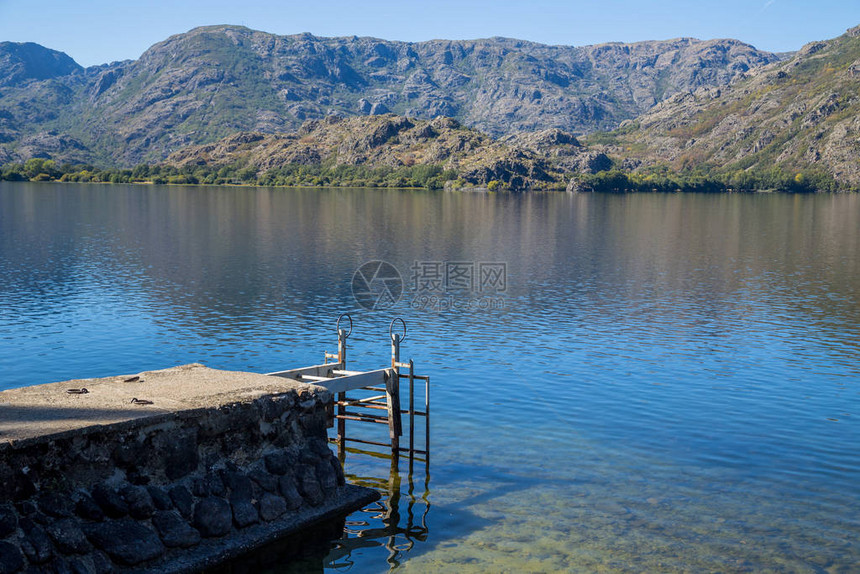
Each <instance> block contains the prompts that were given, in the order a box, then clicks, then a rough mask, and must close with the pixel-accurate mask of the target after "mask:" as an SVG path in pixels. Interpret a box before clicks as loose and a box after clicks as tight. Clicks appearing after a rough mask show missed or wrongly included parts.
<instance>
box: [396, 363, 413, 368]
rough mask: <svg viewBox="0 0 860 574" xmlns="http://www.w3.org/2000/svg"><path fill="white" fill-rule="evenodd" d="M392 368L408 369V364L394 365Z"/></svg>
mask: <svg viewBox="0 0 860 574" xmlns="http://www.w3.org/2000/svg"><path fill="white" fill-rule="evenodd" d="M394 366H395V367H397V368H398V369H408V368H409V363H394Z"/></svg>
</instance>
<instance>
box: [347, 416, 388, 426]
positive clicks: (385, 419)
mask: <svg viewBox="0 0 860 574" xmlns="http://www.w3.org/2000/svg"><path fill="white" fill-rule="evenodd" d="M370 416H372V415H368V416H362V415H359V414H355V413H350V414H348V415H334V418H336V419H342V420H345V421H360V422H363V423H377V424H381V425H387V424H388V417H381V418H382V420H379V419H375V418H373V419H372V418H369V417H370Z"/></svg>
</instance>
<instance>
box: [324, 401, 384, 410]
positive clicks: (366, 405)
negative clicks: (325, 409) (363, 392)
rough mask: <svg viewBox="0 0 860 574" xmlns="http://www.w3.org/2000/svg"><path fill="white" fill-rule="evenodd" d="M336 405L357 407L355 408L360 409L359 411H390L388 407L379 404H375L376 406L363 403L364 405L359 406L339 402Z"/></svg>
mask: <svg viewBox="0 0 860 574" xmlns="http://www.w3.org/2000/svg"><path fill="white" fill-rule="evenodd" d="M335 404H337V405H339V406H342V407H355V408H359V409H379V410H383V411H387V410H388V406H385V405H380V404H379V403H374V404H372V405H369V404H367V403H363V404H360V405H358V404H355V403H350V402H340V401H338V402H337V403H335Z"/></svg>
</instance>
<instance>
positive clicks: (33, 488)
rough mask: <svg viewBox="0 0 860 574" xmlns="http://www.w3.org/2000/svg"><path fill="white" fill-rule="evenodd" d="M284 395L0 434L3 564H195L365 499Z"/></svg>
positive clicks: (307, 408)
mask: <svg viewBox="0 0 860 574" xmlns="http://www.w3.org/2000/svg"><path fill="white" fill-rule="evenodd" d="M330 402H331V396H330V394H329V393H328V392H327V391H325V390H324V389H321V388H319V387H305V388H302V389H297V390H290V391H289V392H285V393H283V394H278V395H272V396H264V397H259V398H254V399H249V400H237V401H234V402H231V403H229V404H225V405H222V406H220V407H218V408H200V409H194V410H188V411H179V412H174V413H169V414H161V415H155V416H153V417H149V418H144V419H139V420H133V421H126V422H122V423H117V424H111V425H105V426H92V427H87V428H84V429H77V430H74V431H69V432H66V433H62V434H54V435H49V436H40V437H35V438H30V439H26V440H21V441H17V442H6V443H0V485H2V488H0V574H4V573H8V572H19V571H28V572H29V571H45V572H75V573H84V572H86V573H92V574H101V573H106V572H115V571H158V572H185V571H187V572H192V571H196V570H199V569H200V568H203V567H206V566H211V565H214V564H217V563H219V562H221V561H223V560H225V559H227V558H230V557H233V556H236V555H239V554H241V553H242V552H245V551H247V550H249V549H252V548H254V547H256V546H258V545H260V544H264V543H266V542H270V541H272V540H275V539H277V538H279V537H282V536H284V535H288V534H289V533H291V532H294V531H296V530H297V529H299V528H302V527H304V526H306V525H308V524H310V523H313V522H316V521H319V520H322V519H325V518H328V517H335V516H337V515H342V514H344V513H346V512H348V511H350V510H353V509H356V508H359V507H361V506H363V505H364V504H367V503H369V502H371V501H372V500H375V499H376V498H377V497H378V495H377V494H376V493H375V492H373V491H370V490H368V489H364V488H360V487H355V486H350V485H347V484H345V482H344V476H343V470H342V469H341V466H340V463H339V462H338V461H337V459H336V458H335V457H334V456H333V455H332V452H331V450H330V449H329V447H328V445H327V442H326V424H327V420H328V417H327V409H328V406H329V403H330Z"/></svg>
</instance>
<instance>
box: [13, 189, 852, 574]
mask: <svg viewBox="0 0 860 574" xmlns="http://www.w3.org/2000/svg"><path fill="white" fill-rule="evenodd" d="M858 223H860V197H858V196H854V195H815V196H783V195H765V194H757V195H715V196H708V195H631V196H604V195H569V194H531V195H522V196H514V195H484V194H458V193H444V192H433V193H431V192H413V191H396V190H354V189H327V190H286V189H225V188H183V187H158V186H98V185H89V186H85V185H81V186H75V185H50V184H3V183H0V389H3V388H12V387H17V386H23V385H31V384H39V383H45V382H51V381H56V380H63V379H69V378H83V377H97V376H107V375H114V374H121V373H136V372H139V371H142V370H148V369H156V368H162V367H168V366H172V365H176V364H182V363H189V362H202V363H204V364H206V365H208V366H211V367H215V368H224V369H244V370H251V371H259V372H268V371H272V370H277V369H282V368H287V367H292V366H300V365H304V364H313V363H317V362H320V360H321V356H322V352H323V351H324V350H328V351H333V350H334V347H335V345H334V342H335V338H334V330H333V322H334V319H335V318H336V317H337V315H339V314H340V313H342V312H345V311H348V312H350V313H351V314H352V317H353V319H354V320H355V332H354V333H353V336H352V337H351V338H350V345H351V355H350V359H351V362H352V366H355V367H356V368H378V367H381V366H384V365H385V364H386V363H387V361H388V354H389V349H388V346H387V331H388V322H389V321H390V320H391V318H392V317H393V316H395V315H400V316H402V317H404V318H405V319H406V321H407V322H408V323H409V327H410V333H409V338H408V339H407V341H406V343H405V344H404V355H406V356H411V357H413V358H414V359H415V361H416V365H417V371H418V372H421V373H425V374H429V375H430V376H431V378H432V383H433V386H432V409H433V418H432V448H431V454H432V460H431V465H430V468H429V473H428V474H426V475H425V473H424V470H423V467H420V466H419V467H416V473H415V474H414V475H412V476H409V475H408V474H407V473H406V472H405V465H404V464H401V466H400V473H399V474H396V473H395V474H391V473H390V467H389V461H387V460H384V459H380V458H375V457H371V456H367V455H363V454H359V453H354V452H350V453H348V454H347V458H346V471H347V473H348V474H349V475H350V476H351V477H352V479H353V480H356V481H359V482H363V483H365V484H372V485H374V486H377V487H378V488H380V489H381V490H382V491H383V492H384V493H385V498H384V500H383V502H382V503H381V504H380V505H378V506H374V507H370V508H367V509H365V510H364V511H362V512H358V513H355V514H354V515H352V516H350V517H348V519H347V520H348V522H347V528H348V529H349V533H347V534H346V535H345V539H343V540H340V541H335V542H333V543H332V547H331V551H330V552H325V551H323V552H321V553H318V554H316V555H314V556H311V557H310V558H306V559H305V561H303V562H302V563H301V564H300V566H299V567H300V568H302V569H308V568H311V569H317V570H319V569H327V570H349V571H350V572H380V571H386V570H388V569H390V568H397V569H400V570H404V571H428V570H433V571H437V570H438V571H451V572H470V571H474V572H482V571H493V572H501V571H510V572H521V571H536V572H538V571H539V572H546V571H586V572H590V571H605V572H628V571H652V572H654V571H667V572H674V571H750V572H760V571H770V572H857V571H860V547H858V542H857V541H858V539H860V518H858V517H860V420H858V419H860V305H858V301H859V300H860V292H858V288H860V257H858V255H857V254H858V253H860V225H858ZM376 259H381V260H385V261H388V262H391V263H392V264H393V265H395V266H396V267H397V268H398V269H399V270H400V271H401V273H402V274H403V276H404V279H405V282H406V284H405V287H406V289H405V293H404V297H403V299H401V300H400V302H399V303H398V304H397V305H396V306H395V307H394V308H393V309H386V310H378V311H367V310H364V309H362V308H361V307H359V306H358V305H357V304H356V302H355V300H354V299H353V296H352V292H351V281H352V276H353V273H354V271H355V270H356V268H358V267H359V266H360V265H361V264H362V263H364V262H366V261H370V260H376ZM415 261H419V262H467V263H468V262H473V263H476V264H477V263H480V262H504V263H506V266H507V268H506V271H507V274H506V275H507V288H506V290H505V291H504V292H503V293H500V294H496V295H498V297H497V298H495V299H493V301H494V304H493V305H492V307H493V308H490V309H487V308H481V305H477V304H475V305H473V306H471V307H469V306H468V305H469V301H472V302H473V303H474V302H475V301H480V300H481V297H483V294H481V293H476V292H471V291H468V290H466V291H463V290H460V291H456V292H454V291H452V292H450V293H448V294H447V295H446V297H448V298H447V299H446V300H447V301H453V305H448V307H453V308H440V309H433V308H424V309H421V308H416V307H417V306H416V305H413V304H410V303H414V299H413V296H414V295H415V292H414V290H413V289H412V287H413V285H412V283H411V278H410V267H411V266H412V265H413V263H414V262H415ZM494 296H495V295H494ZM361 426H362V425H359V426H358V427H355V430H354V431H349V432H350V434H352V433H355V434H356V436H358V435H359V434H361V433H367V435H368V436H369V435H370V434H372V430H373V429H370V430H365V429H362V428H359V427H361ZM276 554H277V553H275V555H276ZM284 560H285V559H284ZM236 568H237V569H241V568H242V566H241V564H239V565H237V566H236ZM269 570H270V571H295V570H296V567H293V568H292V569H291V568H290V567H289V566H288V565H287V564H285V563H280V564H279V563H278V559H277V558H275V559H274V562H273V563H272V564H271V565H270V567H269Z"/></svg>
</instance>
